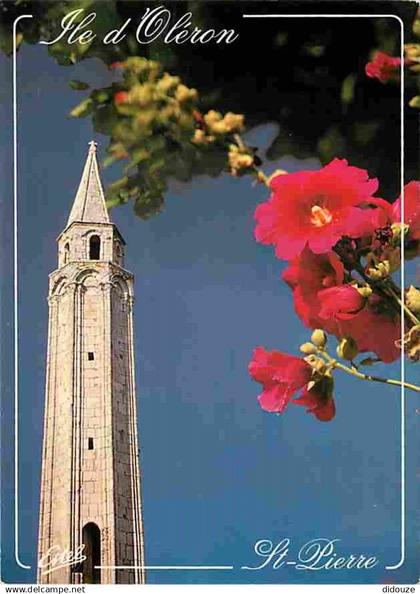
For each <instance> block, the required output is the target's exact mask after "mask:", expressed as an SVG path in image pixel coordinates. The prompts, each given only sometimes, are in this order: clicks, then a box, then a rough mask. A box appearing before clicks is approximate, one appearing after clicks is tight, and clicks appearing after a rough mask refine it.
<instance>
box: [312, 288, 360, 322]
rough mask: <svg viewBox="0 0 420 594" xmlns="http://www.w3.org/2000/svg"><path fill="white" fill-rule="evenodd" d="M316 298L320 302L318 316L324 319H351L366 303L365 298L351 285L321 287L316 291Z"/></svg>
mask: <svg viewBox="0 0 420 594" xmlns="http://www.w3.org/2000/svg"><path fill="white" fill-rule="evenodd" d="M318 299H319V301H320V303H321V309H320V312H319V316H320V317H321V318H323V319H325V320H328V319H330V318H334V319H336V320H337V319H338V320H348V319H352V318H354V316H355V315H356V314H357V313H358V312H359V311H360V310H361V309H362V308H363V307H364V305H365V303H366V299H365V298H364V297H362V295H361V294H360V293H359V291H358V290H357V289H356V288H355V287H353V286H352V285H341V286H340V287H331V288H330V289H323V290H322V291H319V292H318Z"/></svg>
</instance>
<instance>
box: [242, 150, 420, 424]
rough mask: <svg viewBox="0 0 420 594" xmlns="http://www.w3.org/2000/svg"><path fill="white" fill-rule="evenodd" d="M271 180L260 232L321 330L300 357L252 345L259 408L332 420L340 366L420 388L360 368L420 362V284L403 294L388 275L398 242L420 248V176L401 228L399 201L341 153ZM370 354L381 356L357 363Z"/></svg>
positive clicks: (308, 318)
mask: <svg viewBox="0 0 420 594" xmlns="http://www.w3.org/2000/svg"><path fill="white" fill-rule="evenodd" d="M242 150H244V148H243V147H242ZM265 183H266V185H267V186H268V187H269V188H270V190H271V196H270V198H269V200H268V201H266V202H264V203H263V204H260V205H259V206H258V207H257V209H256V211H255V219H256V221H257V225H256V228H255V238H256V240H257V241H259V242H260V243H263V244H272V245H273V246H274V251H275V255H276V257H277V258H281V259H285V260H287V261H288V266H287V268H286V269H285V271H284V272H283V275H282V276H283V279H284V280H285V281H286V283H287V284H288V285H289V287H290V288H291V289H292V291H293V297H294V302H295V310H296V313H297V314H298V316H299V317H300V318H301V320H302V322H303V323H304V324H305V325H306V326H308V327H309V328H313V329H315V330H314V332H313V334H312V337H311V342H307V343H304V344H303V345H301V347H300V349H301V351H302V352H303V354H304V355H305V356H304V357H303V358H298V357H293V356H291V355H286V354H285V353H281V352H279V351H272V352H267V351H265V350H264V349H263V348H262V347H258V348H257V349H255V351H254V355H253V359H252V361H251V363H250V365H249V372H250V374H251V376H252V378H253V379H254V380H256V381H258V382H259V383H261V384H262V387H263V390H262V392H261V394H260V395H259V397H258V399H259V402H260V405H261V407H262V408H263V409H264V410H266V411H269V412H277V413H282V412H283V411H284V410H285V408H286V407H287V405H288V403H289V402H291V403H292V404H297V405H301V406H306V408H307V412H309V413H312V414H313V415H314V416H315V417H316V418H317V419H319V420H321V421H330V420H331V419H332V418H333V417H334V416H335V402H334V396H333V392H334V377H333V374H334V371H335V370H336V369H338V370H341V371H343V372H344V373H347V374H348V375H352V376H354V377H357V378H358V379H362V380H365V381H370V382H379V383H382V384H389V385H393V386H405V387H406V388H408V389H410V390H413V391H415V392H420V386H417V385H415V384H411V383H407V382H404V383H403V382H401V381H400V380H397V379H388V378H384V377H379V376H376V375H372V374H369V373H364V372H362V371H361V370H360V369H359V365H373V364H375V363H376V362H378V361H382V362H384V363H391V362H392V361H395V360H396V359H398V358H399V357H400V356H401V355H402V354H406V355H407V356H408V357H409V358H410V359H411V360H412V361H419V360H420V323H419V314H420V289H418V288H416V287H414V286H410V287H409V288H408V289H405V290H404V299H401V297H400V293H401V291H400V289H399V287H398V286H397V285H396V284H395V282H394V281H393V279H392V276H391V275H392V273H393V272H395V271H396V270H397V269H398V267H399V266H400V265H401V256H400V246H401V242H404V244H405V250H404V251H405V254H406V257H413V256H415V255H417V254H418V253H419V252H420V182H410V183H409V184H407V185H406V186H405V188H404V195H405V212H404V221H405V225H404V229H402V228H401V223H400V221H401V218H402V217H401V198H398V199H397V200H396V201H395V202H394V204H392V205H390V204H389V203H387V202H385V201H384V200H382V199H381V198H376V197H374V196H373V194H374V193H375V192H376V190H377V188H378V181H377V180H370V179H369V178H368V175H367V172H366V171H363V170H361V169H358V168H356V167H352V166H349V165H348V163H347V161H345V160H339V159H334V160H333V161H332V162H331V163H329V164H328V165H326V166H325V167H323V168H322V169H320V170H319V171H301V172H297V173H292V174H286V175H285V172H275V174H273V175H272V176H271V177H270V178H265ZM353 273H357V274H356V275H354V276H353ZM402 309H403V311H404V326H405V328H406V334H405V335H404V336H401V310H402ZM326 333H328V334H332V335H335V336H336V337H337V339H338V341H339V343H338V347H337V355H338V357H339V358H340V359H341V360H343V361H344V362H341V361H339V360H338V359H336V358H334V357H332V356H331V355H330V354H329V353H328V351H327V350H326V343H327V334H326ZM364 352H373V353H374V354H375V355H376V357H371V356H369V357H367V358H365V359H363V360H362V361H360V363H359V364H356V363H355V361H354V359H355V357H356V356H357V355H358V354H359V353H364ZM345 361H347V362H348V363H346V362H345ZM298 390H302V391H301V393H300V395H299V397H298V398H295V397H294V396H295V393H296V392H297V391H298Z"/></svg>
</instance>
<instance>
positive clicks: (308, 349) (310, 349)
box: [299, 342, 316, 355]
mask: <svg viewBox="0 0 420 594" xmlns="http://www.w3.org/2000/svg"><path fill="white" fill-rule="evenodd" d="M299 348H300V350H301V352H302V353H304V354H305V355H313V354H314V353H316V346H315V345H314V344H312V342H304V343H303V344H301V345H300V347H299Z"/></svg>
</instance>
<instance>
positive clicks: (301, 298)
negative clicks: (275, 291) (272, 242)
mask: <svg viewBox="0 0 420 594" xmlns="http://www.w3.org/2000/svg"><path fill="white" fill-rule="evenodd" d="M282 276H283V279H284V280H285V281H286V283H287V284H288V285H289V286H290V287H291V288H292V289H293V298H294V303H295V311H296V313H297V315H298V316H299V317H300V319H301V320H302V322H303V323H304V324H305V326H308V327H309V328H314V329H315V328H320V327H322V328H324V330H326V331H327V332H330V333H334V332H336V331H337V323H336V321H335V320H332V319H331V320H325V319H323V318H320V316H319V312H320V309H321V302H320V300H319V297H318V292H319V291H321V290H322V289H326V288H328V287H334V286H336V285H341V284H342V283H343V280H344V266H343V264H342V263H341V260H340V259H339V258H338V256H337V255H336V254H335V253H334V252H329V253H327V254H314V253H313V252H311V250H309V249H308V248H305V249H304V250H303V252H302V253H301V255H300V256H298V257H297V258H295V259H294V260H293V261H292V262H289V265H288V267H287V268H286V270H285V271H284V272H283V275H282Z"/></svg>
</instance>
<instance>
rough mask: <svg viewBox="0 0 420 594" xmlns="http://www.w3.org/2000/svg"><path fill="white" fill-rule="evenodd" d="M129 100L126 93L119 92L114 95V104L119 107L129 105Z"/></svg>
mask: <svg viewBox="0 0 420 594" xmlns="http://www.w3.org/2000/svg"><path fill="white" fill-rule="evenodd" d="M127 99H128V93H127V92H126V91H118V92H117V93H115V95H114V102H115V103H116V104H117V105H120V104H121V103H127Z"/></svg>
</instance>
